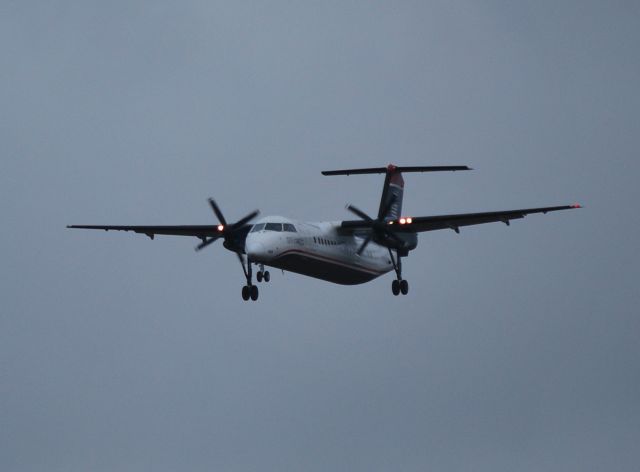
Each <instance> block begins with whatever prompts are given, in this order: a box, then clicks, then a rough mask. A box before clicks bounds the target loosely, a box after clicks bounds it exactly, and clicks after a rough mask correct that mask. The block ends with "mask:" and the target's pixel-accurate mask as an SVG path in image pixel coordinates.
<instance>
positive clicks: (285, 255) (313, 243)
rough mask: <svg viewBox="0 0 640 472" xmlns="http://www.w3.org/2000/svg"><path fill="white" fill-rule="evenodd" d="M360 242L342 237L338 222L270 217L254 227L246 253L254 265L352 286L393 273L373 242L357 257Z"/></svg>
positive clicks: (384, 251) (384, 250)
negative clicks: (311, 221) (302, 220)
mask: <svg viewBox="0 0 640 472" xmlns="http://www.w3.org/2000/svg"><path fill="white" fill-rule="evenodd" d="M363 240H364V238H363V237H361V236H359V235H354V234H341V232H340V223H339V222H320V223H310V222H300V221H293V220H290V219H287V218H283V217H275V216H272V217H266V218H262V219H261V220H260V221H259V222H258V223H256V224H255V225H254V226H253V229H252V230H251V231H250V232H249V233H248V234H247V238H246V241H245V252H246V253H247V256H248V257H249V259H250V261H251V262H254V263H258V264H264V265H267V266H271V267H275V268H278V269H283V270H287V271H291V272H296V273H298V274H303V275H307V276H310V277H314V278H317V279H322V280H327V281H329V282H334V283H338V284H344V285H354V284H360V283H364V282H368V281H370V280H372V279H374V278H376V277H379V276H380V275H383V274H385V273H387V272H389V271H391V270H393V262H392V260H391V257H390V254H389V250H388V249H387V248H385V247H383V246H380V245H378V244H375V243H374V242H371V243H370V244H369V245H367V247H366V249H365V250H364V251H363V252H362V254H361V255H358V254H357V251H358V248H359V247H360V246H361V244H362V242H363ZM394 257H395V254H394Z"/></svg>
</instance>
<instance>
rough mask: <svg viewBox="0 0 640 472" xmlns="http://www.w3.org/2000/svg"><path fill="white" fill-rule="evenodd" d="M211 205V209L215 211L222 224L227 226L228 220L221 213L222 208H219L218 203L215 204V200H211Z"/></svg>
mask: <svg viewBox="0 0 640 472" xmlns="http://www.w3.org/2000/svg"><path fill="white" fill-rule="evenodd" d="M209 205H211V209H212V210H213V212H214V213H215V214H216V216H217V217H218V221H219V222H220V223H222V225H223V226H227V220H225V219H224V215H223V214H222V212H221V211H220V207H218V205H217V204H216V202H215V200H214V199H213V198H210V199H209Z"/></svg>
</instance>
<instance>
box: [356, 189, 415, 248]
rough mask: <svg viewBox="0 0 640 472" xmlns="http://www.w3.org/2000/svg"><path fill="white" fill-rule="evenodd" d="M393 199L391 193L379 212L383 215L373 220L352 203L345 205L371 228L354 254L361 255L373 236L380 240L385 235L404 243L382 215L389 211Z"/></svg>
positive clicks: (393, 196)
mask: <svg viewBox="0 0 640 472" xmlns="http://www.w3.org/2000/svg"><path fill="white" fill-rule="evenodd" d="M395 200H396V198H395V195H391V198H390V199H389V201H388V202H387V204H386V205H385V207H384V210H383V211H382V212H381V213H380V214H381V215H383V216H382V217H380V218H377V219H375V220H374V219H373V218H371V217H370V216H369V215H367V214H366V213H365V212H364V211H362V210H360V209H359V208H357V207H355V206H353V205H348V206H347V210H349V211H350V212H351V213H353V214H354V215H356V216H358V217H359V218H360V219H362V220H364V221H366V222H368V223H371V230H370V231H369V233H368V234H367V237H366V238H365V239H364V241H363V242H362V244H361V245H360V247H359V248H358V250H357V251H356V254H358V255H359V256H360V255H362V253H363V252H364V250H365V249H366V248H367V246H368V245H369V243H370V242H371V240H372V239H373V238H374V237H376V238H377V239H378V240H382V239H384V238H385V237H387V238H389V239H393V240H394V241H396V242H397V243H399V244H401V245H402V244H404V241H403V240H402V239H400V237H398V235H396V234H395V233H394V232H392V231H390V230H389V228H388V225H387V223H386V222H385V220H384V215H386V214H387V213H388V212H389V210H390V209H391V206H392V205H393V204H394V202H395Z"/></svg>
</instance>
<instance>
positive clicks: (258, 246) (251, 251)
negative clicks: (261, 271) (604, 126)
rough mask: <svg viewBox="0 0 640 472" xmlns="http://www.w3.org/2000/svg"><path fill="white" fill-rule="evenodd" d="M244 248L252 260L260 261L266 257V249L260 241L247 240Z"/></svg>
mask: <svg viewBox="0 0 640 472" xmlns="http://www.w3.org/2000/svg"><path fill="white" fill-rule="evenodd" d="M244 250H245V252H246V253H247V255H248V256H249V258H250V259H252V260H254V261H260V260H264V259H266V258H267V249H266V248H265V246H264V244H262V243H261V242H258V241H249V240H247V241H246V243H245V247H244Z"/></svg>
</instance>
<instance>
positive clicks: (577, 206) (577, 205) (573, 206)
mask: <svg viewBox="0 0 640 472" xmlns="http://www.w3.org/2000/svg"><path fill="white" fill-rule="evenodd" d="M571 208H584V207H583V206H582V205H580V204H579V203H574V204H573V205H571Z"/></svg>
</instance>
